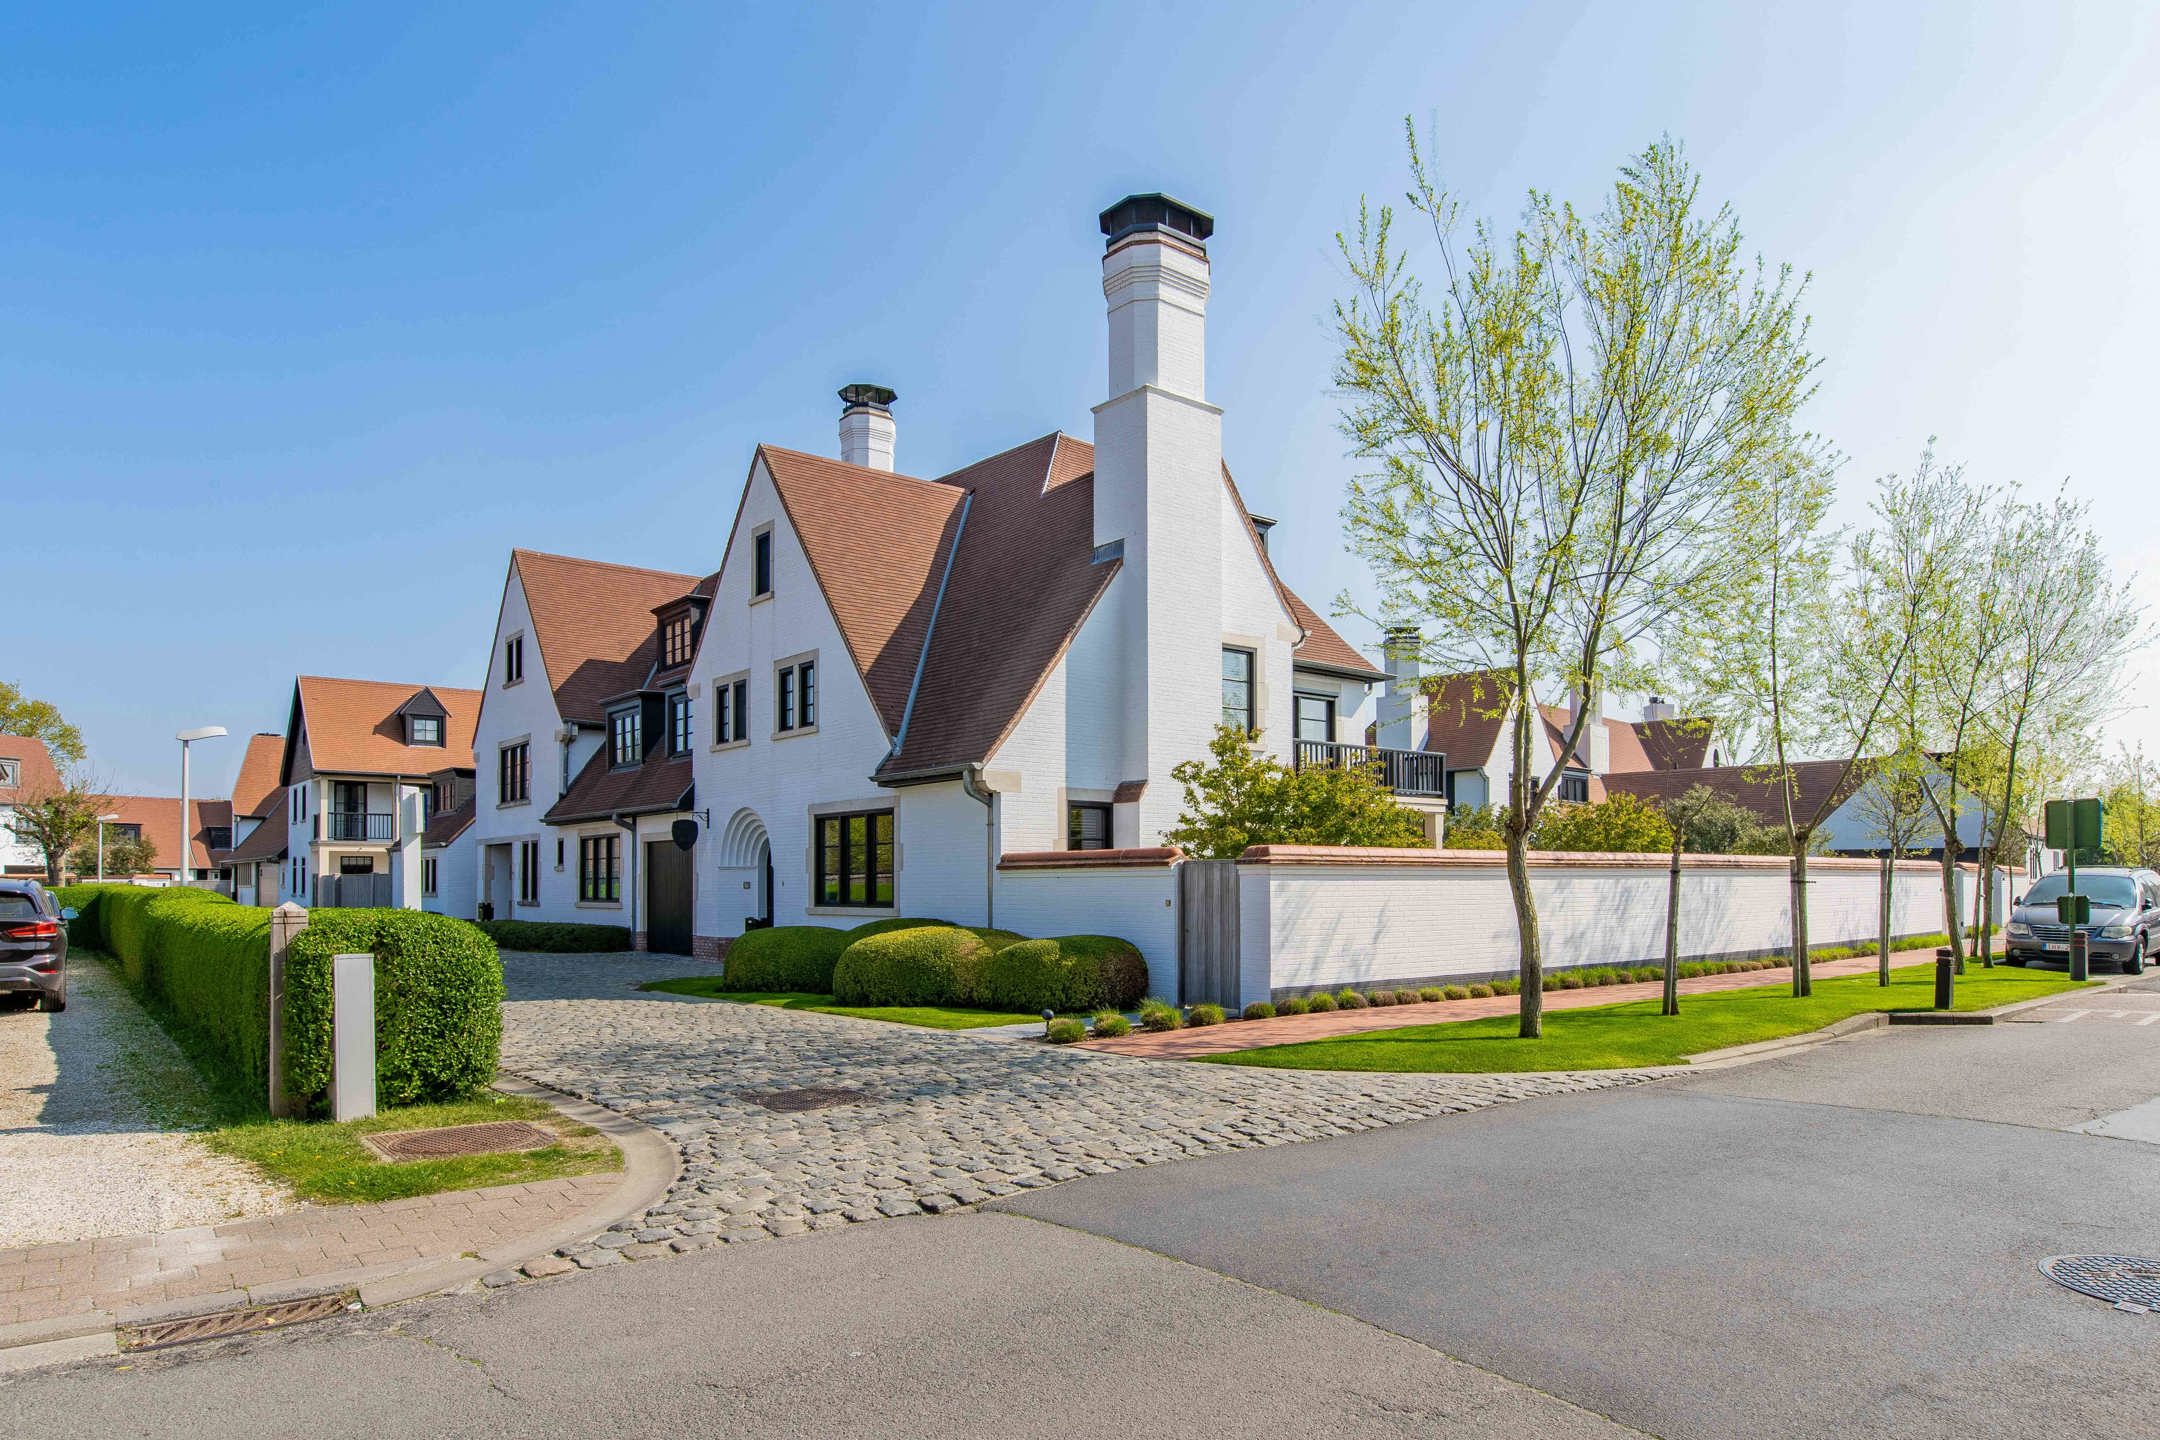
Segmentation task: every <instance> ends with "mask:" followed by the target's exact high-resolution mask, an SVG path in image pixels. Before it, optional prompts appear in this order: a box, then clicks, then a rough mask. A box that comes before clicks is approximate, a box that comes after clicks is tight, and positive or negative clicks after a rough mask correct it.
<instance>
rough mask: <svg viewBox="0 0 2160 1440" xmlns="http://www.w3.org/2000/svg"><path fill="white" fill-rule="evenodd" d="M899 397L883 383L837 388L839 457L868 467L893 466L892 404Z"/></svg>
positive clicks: (880, 468)
mask: <svg viewBox="0 0 2160 1440" xmlns="http://www.w3.org/2000/svg"><path fill="white" fill-rule="evenodd" d="M899 398H900V397H899V396H898V395H896V394H894V393H893V392H892V391H890V390H888V389H886V388H885V387H884V386H883V385H864V384H854V385H845V386H842V387H841V389H840V402H841V404H843V405H845V406H846V407H847V408H846V409H844V410H842V411H841V412H840V459H841V461H842V462H843V463H844V464H848V465H861V466H863V467H864V468H866V469H870V470H888V471H889V470H891V469H892V468H893V442H894V438H895V436H894V427H893V418H892V403H893V401H895V400H897V399H899Z"/></svg>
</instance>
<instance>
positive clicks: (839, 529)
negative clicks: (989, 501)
mask: <svg viewBox="0 0 2160 1440" xmlns="http://www.w3.org/2000/svg"><path fill="white" fill-rule="evenodd" d="M1036 443H1037V444H1038V445H1039V444H1042V443H1043V442H1041V441H1038V442H1036ZM1027 448H1028V447H1025V446H1023V447H1022V450H1025V449H1027ZM1007 453H1008V455H1011V454H1017V453H1020V452H1007ZM758 455H759V457H760V458H761V459H762V460H763V461H764V463H765V469H766V471H767V473H769V474H770V475H771V476H772V479H773V486H774V488H775V489H777V490H778V491H779V492H780V504H781V506H782V508H784V509H785V510H786V512H787V517H788V523H789V524H790V525H792V526H793V527H794V530H795V534H796V537H797V538H798V539H799V540H800V541H801V543H802V547H803V552H804V553H805V554H806V555H808V556H809V558H810V568H811V570H812V571H813V572H814V573H815V574H816V576H817V582H818V586H819V588H820V589H822V590H823V591H824V592H825V600H826V603H827V604H828V605H829V606H830V607H831V609H832V615H833V621H834V623H835V624H837V625H838V626H839V627H840V635H841V638H842V639H844V640H845V641H846V642H847V647H848V654H849V655H850V657H851V658H852V659H853V660H854V662H855V669H856V671H857V672H858V673H859V674H860V675H861V676H862V679H863V685H864V687H865V688H866V689H868V690H869V692H870V700H871V703H872V704H873V705H875V706H876V707H877V712H878V718H879V719H880V720H881V721H883V722H884V725H885V733H886V734H887V735H888V736H892V735H897V734H898V733H899V731H900V725H901V721H902V719H903V718H904V717H905V716H906V714H907V702H908V693H909V691H910V689H911V688H912V687H913V686H914V683H915V670H916V664H917V662H918V660H919V659H920V658H921V655H922V648H923V637H924V636H925V635H927V634H928V633H929V630H930V612H931V609H932V608H933V607H934V606H935V605H936V604H937V602H938V582H939V580H940V579H941V578H942V577H943V576H944V574H945V570H946V559H947V555H948V553H949V551H950V549H951V546H952V540H953V536H954V535H955V534H956V533H958V532H959V530H960V528H961V522H960V509H961V504H962V502H963V501H964V500H965V499H966V498H967V496H966V493H965V492H966V489H967V488H968V487H969V486H972V485H974V484H976V483H977V482H976V480H975V479H974V478H971V477H973V476H974V475H975V474H976V472H978V471H981V470H983V469H984V467H986V466H995V465H997V463H998V460H1002V459H1005V458H1006V457H1004V456H1000V457H998V459H997V460H987V461H984V462H983V464H982V465H980V466H976V467H974V468H973V470H963V471H960V472H959V473H958V474H956V475H951V476H947V477H946V479H945V480H943V481H936V480H917V479H915V478H913V477H912V476H907V475H896V474H893V473H891V472H889V471H885V470H876V469H870V468H867V467H864V466H860V465H846V464H842V463H841V462H840V461H838V460H827V459H825V458H824V457H822V456H818V455H805V454H803V453H802V452H800V451H796V450H783V449H780V448H778V447H777V446H772V445H760V446H759V447H758ZM1042 477H1043V467H1042V463H1041V461H1040V460H1038V461H1037V462H1036V463H1035V464H1034V465H1033V467H1032V470H1031V473H1030V475H1029V477H1028V483H1029V485H1030V487H1031V488H1039V487H1040V486H1041V484H1042ZM979 519H980V517H979V516H975V515H971V516H970V518H969V521H968V523H969V525H970V526H973V525H974V524H975V523H977V521H978V520H979ZM946 603H947V605H948V606H949V605H950V604H951V595H950V593H949V592H948V596H947V601H946ZM954 613H955V612H953V611H952V610H950V609H948V610H947V611H946V612H945V617H944V618H951V617H952V616H953V614H954ZM944 618H941V620H940V622H939V623H940V624H941V625H942V624H943V623H944ZM919 713H920V712H919V711H918V714H919ZM978 758H979V757H978Z"/></svg>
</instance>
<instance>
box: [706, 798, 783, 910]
mask: <svg viewBox="0 0 2160 1440" xmlns="http://www.w3.org/2000/svg"><path fill="white" fill-rule="evenodd" d="M717 851H718V859H719V862H720V870H721V872H722V875H721V879H722V884H721V892H720V893H722V894H723V895H724V894H727V893H729V892H731V891H732V892H733V893H734V894H736V895H739V896H740V897H741V900H740V902H739V903H740V904H741V907H742V909H741V924H742V926H743V928H745V929H749V928H752V927H755V926H760V925H770V924H771V923H772V921H773V910H774V899H773V893H774V889H775V886H774V884H773V851H772V837H771V836H770V835H769V834H767V833H766V830H765V822H764V821H762V820H760V819H759V818H758V817H757V812H756V811H754V810H747V809H745V810H738V811H736V812H735V813H734V814H733V815H732V816H730V817H729V819H728V822H727V824H726V825H725V826H723V827H722V828H721V831H720V843H719V845H718V847H717Z"/></svg>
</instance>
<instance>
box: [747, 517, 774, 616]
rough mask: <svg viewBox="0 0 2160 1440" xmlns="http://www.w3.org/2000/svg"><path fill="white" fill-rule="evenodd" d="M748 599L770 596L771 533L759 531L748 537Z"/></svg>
mask: <svg viewBox="0 0 2160 1440" xmlns="http://www.w3.org/2000/svg"><path fill="white" fill-rule="evenodd" d="M750 556H751V560H750V570H751V577H750V598H751V599H753V600H755V599H757V598H758V597H759V596H761V595H770V594H772V531H770V530H760V531H758V532H757V534H755V535H753V536H751V537H750Z"/></svg>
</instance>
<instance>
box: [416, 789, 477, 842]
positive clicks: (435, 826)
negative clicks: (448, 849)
mask: <svg viewBox="0 0 2160 1440" xmlns="http://www.w3.org/2000/svg"><path fill="white" fill-rule="evenodd" d="M475 813H476V809H475V799H474V797H473V796H471V795H468V796H466V797H465V801H464V803H463V804H461V805H458V806H455V807H453V808H451V809H448V810H445V811H443V812H442V813H441V814H440V815H435V816H431V817H430V818H429V820H428V822H427V828H426V829H424V830H422V831H421V832H420V848H422V849H423V850H439V849H441V848H442V847H443V846H445V845H448V844H449V843H450V842H451V841H453V840H455V839H457V837H458V836H460V835H462V834H464V833H465V832H466V831H467V830H468V829H470V828H471V827H472V823H473V816H474V814H475Z"/></svg>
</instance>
